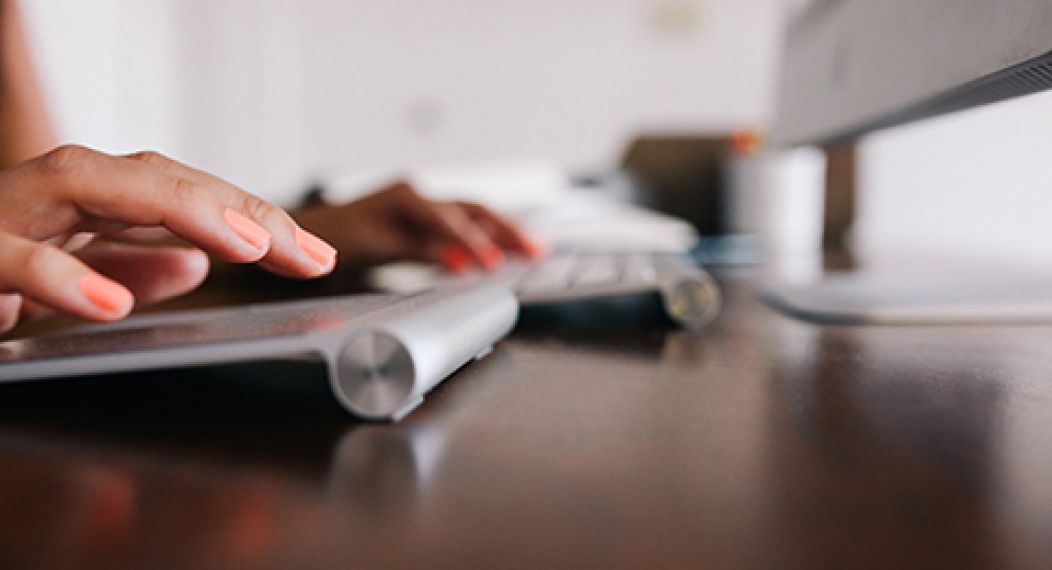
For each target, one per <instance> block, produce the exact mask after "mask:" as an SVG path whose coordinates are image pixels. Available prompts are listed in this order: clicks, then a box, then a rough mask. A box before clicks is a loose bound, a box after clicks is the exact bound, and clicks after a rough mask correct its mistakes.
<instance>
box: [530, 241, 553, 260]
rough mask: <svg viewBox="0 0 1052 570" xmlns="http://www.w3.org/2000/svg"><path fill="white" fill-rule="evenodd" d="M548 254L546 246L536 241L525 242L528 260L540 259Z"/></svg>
mask: <svg viewBox="0 0 1052 570" xmlns="http://www.w3.org/2000/svg"><path fill="white" fill-rule="evenodd" d="M547 254H548V246H547V245H545V244H544V243H542V242H540V241H538V240H536V239H528V240H526V255H527V256H528V257H529V258H530V259H540V258H542V257H544V256H545V255H547Z"/></svg>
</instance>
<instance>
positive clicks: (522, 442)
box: [0, 279, 1052, 569]
mask: <svg viewBox="0 0 1052 570" xmlns="http://www.w3.org/2000/svg"><path fill="white" fill-rule="evenodd" d="M725 290H726V292H727V293H728V294H727V297H728V304H727V309H726V311H725V313H724V315H723V316H722V317H721V318H720V320H719V321H717V323H716V324H715V325H714V327H713V328H712V329H710V330H709V331H707V332H704V333H690V332H684V331H680V330H676V329H675V328H672V327H670V326H668V325H667V324H666V323H664V322H661V321H660V320H656V319H649V318H647V317H645V316H641V317H640V318H639V319H637V320H635V321H632V322H631V323H630V324H626V325H625V326H623V327H620V328H619V327H618V326H616V323H613V322H610V321H608V320H597V321H596V322H595V323H593V325H594V326H591V327H590V326H589V324H588V322H587V319H579V318H578V319H570V320H567V321H564V322H563V323H562V324H561V325H558V326H546V325H545V324H544V322H545V319H548V318H551V316H550V315H534V316H533V317H529V316H528V318H527V319H526V321H525V322H524V323H523V326H522V327H520V329H519V330H518V332H516V333H515V335H513V337H512V338H511V339H510V340H508V341H507V342H504V343H502V344H501V345H500V346H498V348H497V350H496V351H495V352H494V354H493V355H492V356H491V357H490V358H487V359H484V360H482V361H479V362H476V363H474V364H472V365H470V366H469V367H468V368H466V369H464V370H462V371H461V372H460V373H458V375H457V376H456V377H455V378H454V379H453V380H452V381H450V382H448V383H446V384H445V385H443V386H442V387H441V388H439V389H438V390H437V391H436V392H435V393H434V395H433V397H432V398H431V399H430V400H429V401H428V403H427V405H425V406H424V407H423V408H421V409H420V410H419V411H418V413H416V414H414V415H413V416H411V417H410V418H408V419H407V420H406V421H405V422H404V423H403V424H401V425H372V424H354V423H348V420H347V417H346V416H345V415H344V414H343V413H342V412H341V411H340V410H339V408H338V407H336V406H335V404H333V403H332V402H331V400H330V399H329V396H328V394H327V392H326V390H327V388H326V386H325V378H324V374H323V373H319V371H318V370H317V369H315V368H312V367H311V366H310V365H309V364H292V363H280V364H278V363H268V364H266V365H262V366H256V367H252V366H248V367H240V368H237V369H234V368H227V369H219V370H216V369H199V370H193V371H187V372H169V373H163V374H155V375H142V374H140V375H128V376H122V377H118V378H110V379H93V380H91V381H73V382H63V383H60V382H55V383H40V384H32V385H31V384H26V385H21V386H7V387H4V388H3V390H2V391H0V567H4V568H8V567H10V568H38V567H63V568H66V567H71V568H73V567H77V568H107V569H109V568H158V567H165V568H181V567H192V568H253V569H254V568H290V567H294V568H303V567H310V568H327V567H340V568H345V567H349V566H355V567H448V568H464V567H501V568H508V567H513V568H515V567H544V568H549V567H603V568H640V567H643V568H698V567H706V568H708V567H715V568H815V567H830V568H843V567H851V568H859V567H873V568H877V567H879V568H888V567H894V568H933V567H954V568H992V567H996V568H1049V567H1052V540H1049V537H1050V536H1052V486H1049V485H1048V480H1049V474H1050V473H1052V445H1049V441H1050V440H1052V437H1050V436H1052V381H1050V379H1049V370H1052V328H1038V327H1029V328H981V327H963V328H892V327H884V328H846V327H822V326H815V325H811V324H805V323H800V322H796V321H792V320H789V319H787V318H785V317H783V316H781V315H779V314H777V313H774V312H773V311H770V310H768V309H766V308H765V307H763V306H762V305H761V304H760V303H759V302H757V301H756V300H755V299H754V298H753V297H752V291H751V289H750V287H749V286H748V285H747V284H746V283H744V282H742V281H740V280H737V279H727V283H726V287H725ZM619 318H625V319H628V320H630V321H631V319H629V318H628V317H627V316H625V315H620V317H619ZM550 324H551V323H549V325H550ZM147 396H149V397H147Z"/></svg>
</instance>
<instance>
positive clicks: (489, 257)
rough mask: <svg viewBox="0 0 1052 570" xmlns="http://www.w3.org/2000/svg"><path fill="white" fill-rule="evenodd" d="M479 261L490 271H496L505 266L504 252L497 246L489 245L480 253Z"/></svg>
mask: <svg viewBox="0 0 1052 570" xmlns="http://www.w3.org/2000/svg"><path fill="white" fill-rule="evenodd" d="M478 255H479V260H480V261H482V266H483V267H485V268H486V270H488V271H495V270H497V269H499V268H500V266H502V265H504V252H502V251H501V250H500V248H499V247H497V246H495V245H492V244H490V245H488V246H486V247H484V248H482V250H481V251H479V254H478Z"/></svg>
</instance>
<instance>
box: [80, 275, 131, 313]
mask: <svg viewBox="0 0 1052 570" xmlns="http://www.w3.org/2000/svg"><path fill="white" fill-rule="evenodd" d="M80 291H81V293H83V294H84V296H85V297H87V298H88V300H89V301H91V302H92V303H94V304H95V305H96V306H97V307H99V308H100V309H103V310H105V311H106V312H109V313H121V312H124V311H125V310H127V308H128V306H129V305H131V304H132V301H133V298H132V294H131V292H129V291H128V290H127V289H125V288H124V286H123V285H121V284H119V283H117V282H116V281H111V280H109V279H106V278H105V277H100V276H98V275H96V274H94V273H88V274H87V275H85V276H84V277H81V278H80Z"/></svg>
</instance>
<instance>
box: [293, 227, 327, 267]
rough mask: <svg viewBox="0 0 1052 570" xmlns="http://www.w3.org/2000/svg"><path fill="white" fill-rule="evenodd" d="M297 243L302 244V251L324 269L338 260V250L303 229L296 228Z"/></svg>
mask: <svg viewBox="0 0 1052 570" xmlns="http://www.w3.org/2000/svg"><path fill="white" fill-rule="evenodd" d="M296 243H298V244H300V249H302V250H303V252H304V253H306V254H307V255H308V256H310V258H311V259H313V260H314V261H316V262H318V265H321V266H322V267H328V266H330V265H332V263H333V261H335V260H336V248H334V247H332V246H331V245H329V244H327V243H325V242H324V241H322V239H321V238H319V237H318V236H316V235H314V234H312V233H309V232H306V231H304V230H302V229H301V228H296Z"/></svg>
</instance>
